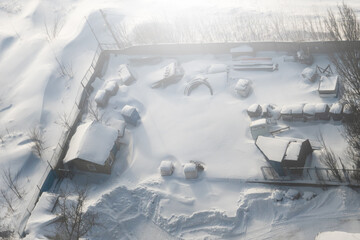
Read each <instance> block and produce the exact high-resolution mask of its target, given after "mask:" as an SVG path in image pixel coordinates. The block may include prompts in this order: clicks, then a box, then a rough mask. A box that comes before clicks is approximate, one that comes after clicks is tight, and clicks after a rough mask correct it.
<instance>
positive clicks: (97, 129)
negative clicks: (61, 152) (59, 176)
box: [63, 121, 118, 165]
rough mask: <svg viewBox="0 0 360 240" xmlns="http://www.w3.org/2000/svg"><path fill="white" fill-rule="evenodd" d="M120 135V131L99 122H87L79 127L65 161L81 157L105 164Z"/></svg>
mask: <svg viewBox="0 0 360 240" xmlns="http://www.w3.org/2000/svg"><path fill="white" fill-rule="evenodd" d="M117 137H118V131H117V130H116V129H114V128H112V127H109V126H105V125H103V124H101V123H99V122H95V121H93V122H87V123H84V124H81V125H80V126H78V127H77V129H76V132H75V134H74V136H73V137H72V139H71V141H70V144H69V149H68V151H67V153H66V156H65V158H64V160H63V162H64V163H67V162H70V161H72V160H74V159H77V158H80V159H83V160H86V161H89V162H93V163H96V164H99V165H104V164H105V161H106V160H107V158H108V156H109V154H110V151H111V149H112V148H113V146H114V143H115V141H116V139H117Z"/></svg>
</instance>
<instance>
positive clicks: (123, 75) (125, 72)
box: [119, 64, 135, 86]
mask: <svg viewBox="0 0 360 240" xmlns="http://www.w3.org/2000/svg"><path fill="white" fill-rule="evenodd" d="M119 75H120V80H121V82H122V84H124V85H127V86H128V85H130V84H131V83H133V82H134V81H135V78H134V76H133V75H132V74H131V72H130V69H129V67H128V65H126V64H121V65H120V66H119Z"/></svg>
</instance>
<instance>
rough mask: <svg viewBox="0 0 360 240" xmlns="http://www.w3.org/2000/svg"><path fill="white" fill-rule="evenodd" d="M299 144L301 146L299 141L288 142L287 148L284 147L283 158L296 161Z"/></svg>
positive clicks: (299, 148)
mask: <svg viewBox="0 0 360 240" xmlns="http://www.w3.org/2000/svg"><path fill="white" fill-rule="evenodd" d="M301 146H302V143H301V142H290V143H289V146H288V148H287V149H286V153H285V159H286V160H291V161H297V160H298V158H299V153H300V150H301Z"/></svg>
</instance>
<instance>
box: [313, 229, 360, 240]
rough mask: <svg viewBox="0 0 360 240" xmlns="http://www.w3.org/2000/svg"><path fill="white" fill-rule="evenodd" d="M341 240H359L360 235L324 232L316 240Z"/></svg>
mask: <svg viewBox="0 0 360 240" xmlns="http://www.w3.org/2000/svg"><path fill="white" fill-rule="evenodd" d="M339 239H346V240H359V239H360V233H347V232H340V231H334V232H322V233H319V234H318V235H317V236H316V238H315V240H339Z"/></svg>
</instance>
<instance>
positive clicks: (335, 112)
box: [329, 103, 343, 121]
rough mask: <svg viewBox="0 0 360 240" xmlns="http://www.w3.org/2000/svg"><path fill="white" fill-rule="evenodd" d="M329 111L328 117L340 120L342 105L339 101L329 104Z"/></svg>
mask: <svg viewBox="0 0 360 240" xmlns="http://www.w3.org/2000/svg"><path fill="white" fill-rule="evenodd" d="M329 112H330V117H331V118H332V119H333V120H334V121H340V120H341V119H342V117H343V115H342V112H343V105H342V104H341V103H334V104H332V105H331V108H330V111H329Z"/></svg>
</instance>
